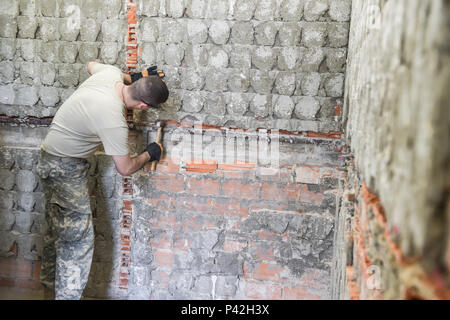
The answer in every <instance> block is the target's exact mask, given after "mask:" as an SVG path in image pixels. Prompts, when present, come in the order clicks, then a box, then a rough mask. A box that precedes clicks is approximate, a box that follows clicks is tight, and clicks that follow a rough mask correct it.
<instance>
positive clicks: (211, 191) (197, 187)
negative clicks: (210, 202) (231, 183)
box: [186, 177, 220, 195]
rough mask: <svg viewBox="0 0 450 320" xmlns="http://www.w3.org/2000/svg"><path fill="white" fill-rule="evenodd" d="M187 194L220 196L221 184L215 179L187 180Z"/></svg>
mask: <svg viewBox="0 0 450 320" xmlns="http://www.w3.org/2000/svg"><path fill="white" fill-rule="evenodd" d="M186 192H189V193H193V194H202V195H219V192H220V184H219V182H218V181H217V180H213V179H205V178H203V179H197V178H194V177H187V178H186Z"/></svg>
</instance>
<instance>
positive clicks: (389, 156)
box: [344, 0, 450, 277]
mask: <svg viewBox="0 0 450 320" xmlns="http://www.w3.org/2000/svg"><path fill="white" fill-rule="evenodd" d="M449 10H450V6H449V2H448V1H440V0H432V1H431V0H412V1H410V0H408V1H406V0H404V1H394V0H391V1H362V0H354V1H353V4H352V21H353V22H352V25H351V28H350V40H349V58H348V66H347V77H346V92H345V105H344V113H345V121H346V139H347V141H348V143H349V145H350V146H351V149H352V152H353V153H354V156H355V166H356V170H357V172H358V174H359V176H360V179H361V180H360V181H359V185H360V184H361V182H363V181H365V182H366V184H367V186H368V188H369V189H370V190H372V191H373V192H375V194H376V195H377V196H378V197H379V199H380V201H381V205H382V207H383V208H384V211H385V215H386V219H387V224H388V225H387V230H388V232H389V234H391V235H392V237H393V240H394V242H395V243H397V244H398V245H399V247H400V250H401V252H402V254H403V255H404V256H406V257H416V258H418V259H419V261H420V263H421V264H423V265H424V266H425V267H426V269H427V270H428V271H430V270H434V271H436V272H438V271H437V270H440V272H442V270H445V269H446V267H445V266H446V265H447V268H448V251H447V258H446V246H448V231H449V221H448V219H449V218H448V214H446V213H445V207H446V202H448V196H449V194H448V183H449V181H450V180H449V179H450V171H449V163H450V162H449V160H450V141H449V139H450V109H449V105H450V95H449V90H448V84H449V83H450V47H449V30H450V28H449V17H450V11H449ZM355 183H356V184H357V185H358V182H355ZM353 187H354V186H352V187H351V188H353ZM380 236H381V237H382V235H380ZM367 246H368V247H367V249H368V250H374V251H376V248H374V247H370V244H367ZM447 250H448V248H447ZM446 259H447V261H446ZM385 276H386V277H388V276H392V274H391V273H389V271H386V275H385Z"/></svg>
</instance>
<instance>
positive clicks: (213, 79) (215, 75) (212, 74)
mask: <svg viewBox="0 0 450 320" xmlns="http://www.w3.org/2000/svg"><path fill="white" fill-rule="evenodd" d="M227 81H228V69H222V68H214V67H211V68H208V69H207V71H206V78H205V89H206V90H208V91H212V92H224V91H227Z"/></svg>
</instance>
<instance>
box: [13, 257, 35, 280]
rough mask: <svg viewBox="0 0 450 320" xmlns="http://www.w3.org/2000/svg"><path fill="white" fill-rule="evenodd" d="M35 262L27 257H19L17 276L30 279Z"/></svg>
mask: <svg viewBox="0 0 450 320" xmlns="http://www.w3.org/2000/svg"><path fill="white" fill-rule="evenodd" d="M32 270H33V262H31V261H28V260H25V259H17V263H16V277H18V278H25V279H30V278H31V277H32Z"/></svg>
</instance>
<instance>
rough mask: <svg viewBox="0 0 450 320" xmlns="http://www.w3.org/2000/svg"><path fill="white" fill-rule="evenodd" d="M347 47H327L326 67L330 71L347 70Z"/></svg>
mask: <svg viewBox="0 0 450 320" xmlns="http://www.w3.org/2000/svg"><path fill="white" fill-rule="evenodd" d="M346 62H347V48H339V49H333V48H327V49H326V67H327V71H328V72H345V67H346Z"/></svg>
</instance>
